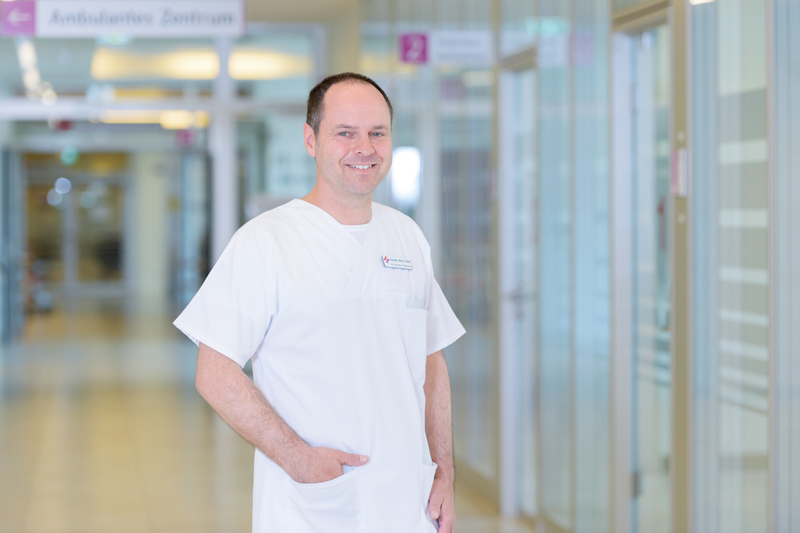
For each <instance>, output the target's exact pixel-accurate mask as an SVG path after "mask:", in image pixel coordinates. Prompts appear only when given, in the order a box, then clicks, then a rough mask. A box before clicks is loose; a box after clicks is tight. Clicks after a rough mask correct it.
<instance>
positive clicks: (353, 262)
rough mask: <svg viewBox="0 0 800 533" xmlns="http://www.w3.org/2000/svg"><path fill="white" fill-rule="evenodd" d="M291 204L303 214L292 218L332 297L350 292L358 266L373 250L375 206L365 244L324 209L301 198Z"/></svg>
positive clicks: (373, 205)
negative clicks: (300, 216) (299, 217)
mask: <svg viewBox="0 0 800 533" xmlns="http://www.w3.org/2000/svg"><path fill="white" fill-rule="evenodd" d="M290 204H293V207H297V208H298V209H299V210H300V212H302V213H303V214H304V216H303V217H302V219H299V220H298V219H296V218H294V217H293V218H292V221H293V222H294V225H295V227H296V228H297V229H298V231H300V234H301V235H302V237H303V240H304V241H305V243H306V245H307V246H308V248H309V251H310V252H311V255H312V256H313V257H314V260H315V261H316V264H317V267H318V269H319V271H320V273H321V274H322V276H323V278H324V279H325V281H326V283H327V285H328V289H329V290H330V292H331V293H332V294H343V293H347V292H348V291H349V290H350V288H351V287H352V285H353V283H352V281H353V280H352V278H353V276H354V275H355V273H356V272H357V271H358V270H359V268H358V267H359V264H360V263H361V262H362V261H364V255H365V254H366V253H367V252H366V251H365V250H368V249H371V245H370V242H371V240H372V235H373V234H374V233H375V231H374V227H375V225H376V218H377V217H376V211H377V210H376V209H375V207H376V206H375V204H374V203H373V204H372V219H371V220H370V222H369V226H368V228H367V235H366V236H365V238H364V243H363V244H361V243H360V242H358V240H357V239H355V238H353V235H351V234H350V231H349V230H348V229H347V228H346V227H344V226H343V225H342V224H341V223H340V222H339V221H338V220H336V219H335V218H333V216H331V215H330V213H328V212H327V211H325V210H324V209H322V208H320V207H318V206H316V205H314V204H311V203H309V202H306V201H305V200H300V199H296V200H292V202H290Z"/></svg>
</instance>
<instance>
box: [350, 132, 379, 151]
mask: <svg viewBox="0 0 800 533" xmlns="http://www.w3.org/2000/svg"><path fill="white" fill-rule="evenodd" d="M353 152H354V153H356V154H358V155H372V154H374V153H375V147H374V146H372V138H371V137H370V136H369V135H359V137H358V138H357V139H356V144H355V146H354V147H353Z"/></svg>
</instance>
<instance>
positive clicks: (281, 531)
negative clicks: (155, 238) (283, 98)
mask: <svg viewBox="0 0 800 533" xmlns="http://www.w3.org/2000/svg"><path fill="white" fill-rule="evenodd" d="M307 121H308V122H307V124H305V125H304V129H303V133H304V137H305V146H306V150H307V151H308V154H309V155H310V156H311V157H314V158H315V160H316V167H317V184H316V186H315V187H314V189H313V190H312V191H311V192H310V193H309V194H308V196H306V197H305V198H304V199H302V200H293V201H292V202H289V203H288V204H286V205H284V206H281V207H279V208H277V209H273V210H272V211H268V212H266V213H264V214H262V215H261V216H259V217H257V218H255V219H253V220H252V221H250V222H248V223H247V224H245V225H244V226H243V227H242V228H241V229H239V231H237V233H236V235H234V237H233V238H232V239H231V242H230V243H229V244H228V246H227V248H226V249H225V251H224V252H223V254H222V256H221V257H220V258H219V260H218V262H217V264H216V265H215V266H214V269H213V270H212V271H211V273H210V274H209V276H208V278H207V279H206V281H205V283H204V284H203V286H202V287H201V289H200V291H199V292H198V293H197V295H196V296H195V297H194V299H193V300H192V301H191V303H190V304H189V305H188V306H187V308H186V309H185V310H184V312H183V313H182V314H181V316H180V317H178V319H177V320H176V321H175V325H176V326H177V327H178V328H180V329H181V330H182V331H183V332H184V333H185V334H186V335H187V336H189V337H190V338H191V339H192V340H193V341H194V342H195V343H197V344H198V346H199V347H200V349H199V354H198V361H197V389H198V391H199V392H200V394H201V395H202V396H203V397H204V398H205V399H206V400H207V401H208V403H209V404H210V405H211V406H212V407H213V408H214V409H215V410H216V411H217V413H219V415H220V416H221V417H222V418H223V419H224V420H225V421H226V422H227V423H228V424H229V425H230V426H231V427H232V428H233V429H234V430H236V431H237V432H238V433H239V434H240V435H242V437H244V438H245V439H247V441H248V442H250V443H251V444H253V445H254V446H255V447H256V458H255V475H254V478H255V480H254V494H253V531H254V532H257V533H262V532H267V533H273V532H275V533H312V532H313V533H317V532H320V533H379V532H380V533H384V532H397V533H412V532H413V533H416V532H420V533H422V532H425V533H429V532H433V531H436V526H437V521H438V528H439V531H440V532H446V533H450V532H451V531H452V529H453V522H454V521H455V505H454V497H453V480H454V471H453V458H452V432H451V414H450V413H451V406H450V382H449V377H448V374H447V367H446V364H445V360H444V357H443V355H442V352H441V350H442V348H444V347H445V346H447V345H449V344H451V343H452V342H454V341H455V340H456V339H457V338H459V337H460V336H461V335H463V333H464V329H463V327H462V326H461V324H460V323H459V322H458V319H457V318H456V317H455V315H454V314H453V311H452V310H451V309H450V306H449V305H448V304H447V301H446V300H445V298H444V295H443V294H442V291H441V289H440V288H439V285H438V284H437V283H436V280H435V279H434V277H433V269H432V266H431V255H430V247H429V246H428V244H427V242H426V241H425V238H424V237H423V235H422V232H421V231H420V230H419V228H418V227H417V225H416V224H415V223H414V222H413V221H412V220H411V219H410V218H408V217H406V216H405V215H403V214H401V213H399V212H397V211H395V210H393V209H390V208H387V207H385V206H382V205H380V204H374V203H372V192H373V191H374V190H375V187H377V186H378V184H380V182H381V181H382V180H383V178H384V177H385V176H386V174H387V172H388V171H389V168H390V166H391V162H392V139H391V133H392V130H391V124H392V107H391V103H390V102H389V99H388V98H387V97H386V95H385V93H384V92H383V91H382V90H381V89H380V87H378V85H377V84H375V82H374V81H372V80H370V79H369V78H366V77H364V76H361V75H358V74H352V73H345V74H339V75H336V76H331V77H329V78H326V79H325V80H323V81H322V82H320V83H319V85H317V86H316V87H315V88H314V89H313V90H312V91H311V93H310V95H309V99H308V117H307ZM251 358H252V362H253V376H254V381H255V383H254V384H253V383H251V382H250V380H249V379H248V377H247V376H246V375H245V374H244V373H243V372H242V367H243V366H244V364H245V363H246V362H247V360H248V359H251ZM437 465H438V468H437Z"/></svg>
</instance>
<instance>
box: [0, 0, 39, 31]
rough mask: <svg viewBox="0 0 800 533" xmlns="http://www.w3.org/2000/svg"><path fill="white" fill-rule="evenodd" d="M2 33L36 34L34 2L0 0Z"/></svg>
mask: <svg viewBox="0 0 800 533" xmlns="http://www.w3.org/2000/svg"><path fill="white" fill-rule="evenodd" d="M0 10H2V18H3V26H2V28H3V35H4V36H6V37H9V36H11V35H35V34H36V2H0Z"/></svg>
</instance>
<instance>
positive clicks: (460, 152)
mask: <svg viewBox="0 0 800 533" xmlns="http://www.w3.org/2000/svg"><path fill="white" fill-rule="evenodd" d="M462 74H463V72H460V71H456V72H453V73H448V74H443V75H441V77H440V78H439V94H440V95H441V97H442V103H441V105H440V109H439V132H440V138H441V147H440V150H441V151H440V162H441V163H440V164H441V167H440V172H441V180H442V192H441V194H442V202H441V206H440V217H441V231H442V250H441V256H442V268H441V269H440V274H439V276H440V278H441V279H440V281H441V284H442V289H443V291H444V293H445V294H446V295H447V297H448V300H449V301H450V304H451V305H452V307H453V310H454V311H455V312H456V314H457V315H458V317H459V318H460V319H461V321H462V323H463V324H464V327H465V328H467V331H468V332H467V335H466V336H465V338H464V340H462V341H461V342H460V343H459V344H458V345H456V346H454V347H452V348H450V349H449V350H448V351H447V354H448V356H449V357H450V359H449V360H450V361H453V362H454V367H455V368H456V374H457V376H458V378H457V383H456V384H455V385H454V387H453V389H454V392H453V401H454V410H455V411H456V416H457V418H460V421H459V424H461V425H460V426H458V427H456V429H457V433H456V435H457V436H458V437H460V439H459V440H460V443H458V445H457V447H456V450H457V451H460V452H461V454H463V455H462V458H463V459H464V460H465V461H466V462H467V463H468V464H469V465H470V466H471V467H472V468H474V469H475V470H476V471H478V472H479V473H481V474H482V475H484V476H486V477H487V478H489V479H494V477H495V472H496V463H495V461H496V457H497V455H496V427H495V423H496V422H495V421H496V415H495V413H496V401H495V383H496V371H495V364H494V359H493V357H492V354H493V353H495V348H494V346H495V342H494V338H495V337H494V335H495V331H494V328H495V325H496V319H495V316H494V315H495V285H494V283H493V278H494V267H493V262H494V246H495V243H494V235H495V233H494V230H493V228H494V217H493V215H492V190H491V179H490V177H491V166H490V165H491V159H490V155H491V149H492V142H493V140H492V136H491V132H492V114H491V110H490V106H489V105H488V103H489V102H488V101H487V100H488V97H484V98H473V97H471V95H469V94H468V92H467V90H466V88H465V87H464V86H463V77H462ZM459 414H460V416H459ZM459 448H460V450H459Z"/></svg>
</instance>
